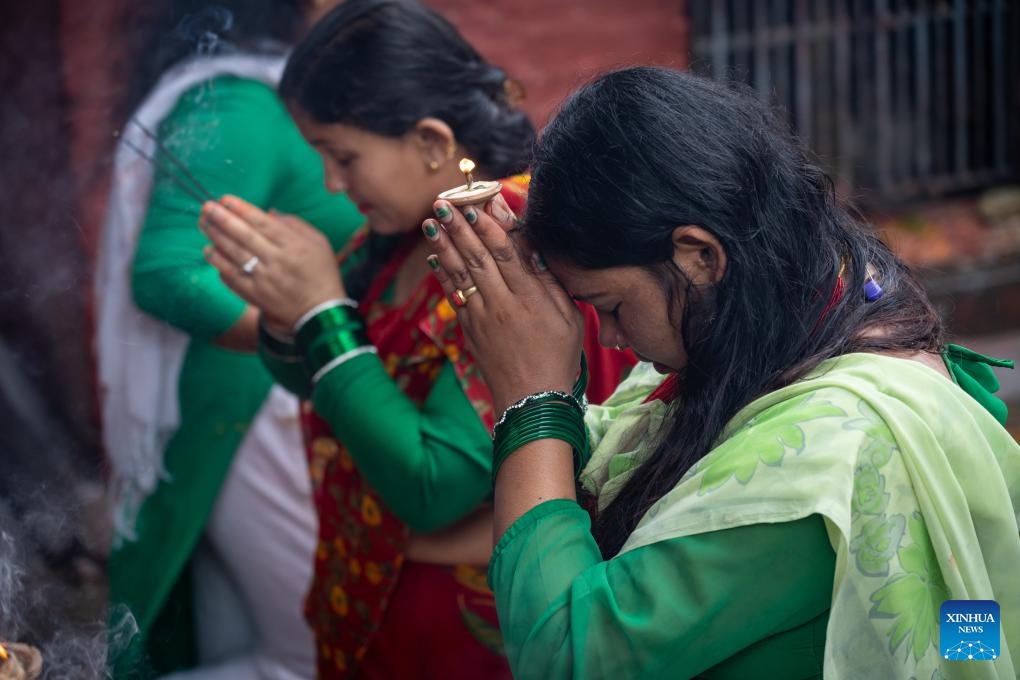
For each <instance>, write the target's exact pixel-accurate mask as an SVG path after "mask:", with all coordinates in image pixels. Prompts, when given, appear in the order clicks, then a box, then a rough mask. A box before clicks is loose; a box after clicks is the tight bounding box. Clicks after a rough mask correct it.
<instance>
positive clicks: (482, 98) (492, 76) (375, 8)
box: [280, 0, 535, 297]
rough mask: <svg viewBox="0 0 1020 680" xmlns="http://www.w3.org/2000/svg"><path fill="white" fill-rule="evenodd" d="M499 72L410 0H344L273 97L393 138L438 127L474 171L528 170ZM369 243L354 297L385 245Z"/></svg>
mask: <svg viewBox="0 0 1020 680" xmlns="http://www.w3.org/2000/svg"><path fill="white" fill-rule="evenodd" d="M507 82H508V81H507V74H506V73H505V72H504V71H503V70H502V69H500V68H499V67H496V66H493V65H492V64H489V63H488V62H486V61H485V59H483V58H482V57H481V55H479V54H478V52H477V51H476V50H475V49H474V48H473V47H472V46H471V45H469V44H468V43H467V42H466V41H465V40H464V38H463V37H461V35H460V34H459V33H458V32H457V29H455V28H454V27H453V26H452V25H451V24H450V23H449V22H448V21H446V20H445V19H444V18H443V17H441V16H440V15H439V14H437V13H436V12H434V11H432V10H431V9H429V8H427V7H425V6H424V5H422V4H420V3H418V2H414V1H412V0H347V1H346V2H344V3H342V4H340V5H338V6H337V7H335V8H334V9H333V10H332V11H330V12H329V14H327V15H326V16H325V17H323V18H322V19H321V20H319V21H318V22H317V23H316V25H315V26H314V28H313V29H312V30H311V31H310V32H309V34H308V36H307V37H306V38H305V39H304V40H303V41H301V43H300V44H299V45H298V46H297V47H296V48H295V50H294V53H293V54H292V55H291V57H290V60H289V61H288V63H287V68H286V70H285V71H284V74H283V79H282V80H281V82H280V96H281V97H282V98H283V99H284V100H285V101H287V103H288V105H291V106H297V107H298V108H299V109H300V110H301V111H302V112H303V113H305V114H306V115H308V116H310V117H311V118H313V119H314V120H316V121H317V122H319V123H327V124H328V123H343V124H345V125H350V126H353V127H357V128H360V129H363V130H367V131H369V132H373V133H375V134H379V135H385V136H388V137H399V136H401V135H403V134H404V133H406V132H407V131H408V130H410V129H412V128H413V127H414V125H415V124H416V123H417V122H418V121H420V120H422V119H423V118H428V117H434V118H438V119H440V120H442V121H443V122H445V123H446V124H447V125H449V126H450V128H451V129H452V130H453V133H454V135H455V136H456V138H457V141H458V142H459V143H460V144H462V145H463V146H464V148H465V149H466V150H467V152H468V153H469V154H470V155H471V157H472V158H473V159H474V160H475V162H477V163H478V166H479V170H480V172H481V173H482V174H486V175H488V176H490V177H505V176H508V175H512V174H515V173H518V172H521V171H523V170H524V169H525V168H527V166H528V161H529V159H530V155H531V149H532V146H533V144H534V141H535V130H534V127H533V126H532V124H531V122H530V121H529V120H528V117H527V115H526V114H525V113H524V112H523V111H521V110H519V109H517V108H516V107H515V106H514V102H513V101H512V100H511V98H510V97H509V96H508V92H509V91H510V88H508V87H507ZM395 240H397V239H395V238H393V237H390V238H382V237H373V238H372V241H370V244H369V249H370V253H371V255H370V257H369V260H368V262H367V263H366V264H365V265H363V266H362V267H361V268H360V269H359V270H358V271H355V272H352V273H351V274H350V275H349V276H348V277H347V282H348V287H349V288H350V291H349V292H350V293H351V294H352V295H353V296H354V297H359V293H361V292H363V291H362V290H361V289H362V288H364V287H365V286H366V285H367V281H369V280H370V279H371V277H372V276H373V275H374V273H375V271H376V270H377V268H378V265H379V263H380V262H381V260H382V259H384V258H385V256H386V253H387V252H388V251H389V250H390V249H391V248H392V246H393V243H394V241H395Z"/></svg>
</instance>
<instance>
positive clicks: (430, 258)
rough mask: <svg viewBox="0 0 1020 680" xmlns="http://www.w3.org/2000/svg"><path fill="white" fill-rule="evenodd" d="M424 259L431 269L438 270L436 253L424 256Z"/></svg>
mask: <svg viewBox="0 0 1020 680" xmlns="http://www.w3.org/2000/svg"><path fill="white" fill-rule="evenodd" d="M425 261H426V262H428V263H429V267H431V268H432V271H434V272H437V271H439V256H438V255H429V256H428V257H426V258H425Z"/></svg>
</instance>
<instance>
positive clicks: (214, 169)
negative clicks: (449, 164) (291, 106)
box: [132, 77, 362, 340]
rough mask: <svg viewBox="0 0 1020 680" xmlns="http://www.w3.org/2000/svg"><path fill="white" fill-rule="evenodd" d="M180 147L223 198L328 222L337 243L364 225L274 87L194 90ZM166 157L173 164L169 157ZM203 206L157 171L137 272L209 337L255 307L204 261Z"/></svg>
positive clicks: (169, 122)
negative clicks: (330, 188) (330, 183)
mask: <svg viewBox="0 0 1020 680" xmlns="http://www.w3.org/2000/svg"><path fill="white" fill-rule="evenodd" d="M158 135H159V137H160V139H161V141H162V142H163V143H164V144H165V145H166V147H167V148H168V149H169V150H170V152H171V153H172V154H173V155H174V156H176V157H177V158H178V159H179V160H180V161H181V162H182V163H183V165H185V166H186V167H187V168H188V171H189V172H190V173H191V174H192V175H193V176H194V177H195V178H197V179H198V181H199V182H201V184H202V185H203V186H204V187H205V188H206V189H207V190H208V191H209V192H210V193H211V194H212V195H213V196H216V197H218V196H221V195H223V194H225V193H232V194H235V195H238V196H240V197H242V198H244V199H246V200H248V201H250V202H252V203H253V204H255V205H257V206H260V207H262V208H276V209H278V210H280V211H281V212H287V213H292V214H296V215H298V216H300V217H302V218H303V219H305V220H307V221H309V222H310V223H311V224H313V225H315V226H316V227H318V228H320V229H321V230H322V231H323V232H324V233H326V234H327V236H328V237H329V238H330V241H331V243H333V244H334V247H338V246H339V245H341V244H342V243H343V242H344V241H345V240H346V238H347V237H348V236H349V235H350V234H351V233H352V232H353V231H354V230H355V229H356V228H357V227H358V226H359V225H360V223H361V221H362V220H361V217H360V216H359V215H358V214H357V211H356V210H355V209H354V207H353V206H352V205H351V203H350V201H349V200H347V199H346V198H345V197H342V196H333V195H330V194H328V193H327V192H326V190H325V186H324V184H323V180H322V167H321V161H320V160H319V159H318V157H317V156H316V154H315V152H314V151H313V150H312V149H311V148H310V147H309V146H308V145H307V143H305V142H304V140H303V139H302V138H301V136H300V133H299V132H298V131H297V129H296V127H295V125H294V123H293V121H291V120H290V117H289V116H288V114H287V111H286V109H285V108H284V107H283V105H282V104H281V103H280V101H279V99H278V98H277V96H276V94H275V93H274V92H273V90H272V89H271V88H269V87H268V86H266V85H263V84H262V83H257V82H254V81H250V80H243V79H240V78H235V77H222V78H216V79H214V80H212V81H209V82H207V83H203V84H202V85H199V86H197V87H195V88H193V89H192V90H189V91H188V92H187V93H185V94H184V95H183V96H182V97H181V98H180V100H179V101H178V102H177V105H176V106H175V108H174V109H173V111H171V113H170V115H169V116H168V117H167V118H165V119H164V120H163V122H162V123H161V125H160V127H159V130H158ZM158 158H159V162H160V163H161V164H162V166H163V167H166V168H171V167H172V165H171V162H170V161H169V160H168V158H167V157H166V156H164V155H162V154H160V155H159V157H158ZM200 209H201V204H200V202H199V201H198V200H196V199H195V198H193V197H192V196H189V195H188V193H187V192H186V191H185V190H183V189H182V188H181V187H180V186H178V184H177V183H176V182H174V181H173V180H171V179H169V178H168V177H167V176H166V175H165V174H164V173H163V172H159V171H157V172H156V173H155V176H154V181H153V187H152V193H151V196H150V199H149V208H148V211H147V213H146V216H145V221H144V224H143V226H142V231H141V234H140V235H139V241H138V248H137V251H136V253H135V260H134V266H133V270H132V290H133V294H134V298H135V303H136V304H137V305H138V306H139V308H141V309H142V310H144V311H145V312H147V313H148V314H151V315H152V316H155V317H157V318H159V319H161V320H163V321H165V322H167V323H169V324H171V325H173V326H175V327H177V328H179V329H181V330H183V331H185V332H186V333H188V334H189V335H192V336H193V337H198V338H202V339H208V340H211V339H214V338H216V337H217V336H219V335H221V334H222V333H223V332H224V331H226V330H227V329H229V328H230V327H231V326H232V325H234V324H235V323H236V322H237V320H238V319H239V318H240V316H241V314H242V312H243V311H244V308H245V303H244V302H243V301H242V300H241V299H240V298H239V297H237V296H236V295H234V293H233V292H231V291H230V289H228V288H227V287H226V286H225V285H224V284H223V282H222V281H220V279H219V275H218V274H217V272H216V270H215V269H213V268H212V267H211V266H210V265H209V264H208V263H207V262H206V261H205V259H204V257H203V255H202V249H203V247H204V246H206V245H207V244H208V241H207V239H206V238H205V236H204V235H203V234H202V232H201V231H200V230H199V229H198V216H199V211H200Z"/></svg>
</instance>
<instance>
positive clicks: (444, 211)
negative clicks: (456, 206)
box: [436, 205, 453, 220]
mask: <svg viewBox="0 0 1020 680" xmlns="http://www.w3.org/2000/svg"><path fill="white" fill-rule="evenodd" d="M452 214H453V213H452V212H451V211H450V209H449V208H447V207H446V206H445V205H441V206H439V207H437V208H436V217H438V218H439V219H441V220H445V219H446V218H447V217H450V216H451V215H452Z"/></svg>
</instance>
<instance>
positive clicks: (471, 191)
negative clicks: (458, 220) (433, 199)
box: [439, 158, 503, 206]
mask: <svg viewBox="0 0 1020 680" xmlns="http://www.w3.org/2000/svg"><path fill="white" fill-rule="evenodd" d="M459 167H460V171H461V172H463V173H464V179H465V180H466V183H465V184H462V185H460V186H459V187H454V188H453V189H448V190H446V191H444V192H443V193H441V194H439V198H440V199H441V200H444V201H449V202H450V203H452V204H453V205H456V206H462V205H477V204H480V203H485V202H486V201H487V200H489V199H490V198H492V197H493V196H495V195H496V194H498V193H499V190H500V189H501V188H502V187H503V185H501V184H500V183H499V182H490V181H485V180H476V179H475V178H474V176H473V175H472V174H471V173H473V172H474V170H475V162H474V161H473V160H471V159H470V158H461V159H460V163H459Z"/></svg>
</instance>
